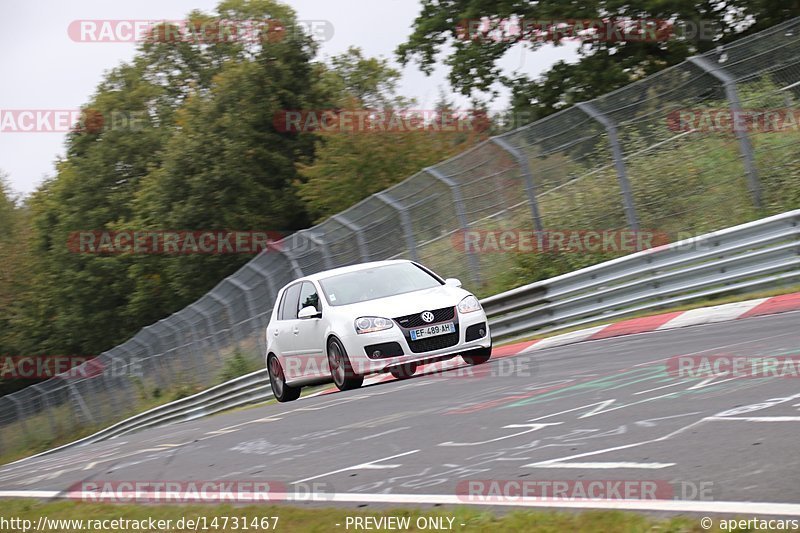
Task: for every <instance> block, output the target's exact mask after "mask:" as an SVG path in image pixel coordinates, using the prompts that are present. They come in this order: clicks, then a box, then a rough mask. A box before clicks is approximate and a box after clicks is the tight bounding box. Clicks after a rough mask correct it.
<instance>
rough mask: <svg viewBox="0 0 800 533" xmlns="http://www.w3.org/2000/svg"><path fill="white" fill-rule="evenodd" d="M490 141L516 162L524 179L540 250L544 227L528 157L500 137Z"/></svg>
mask: <svg viewBox="0 0 800 533" xmlns="http://www.w3.org/2000/svg"><path fill="white" fill-rule="evenodd" d="M490 140H491V141H492V142H493V143H495V144H496V145H497V146H499V147H500V148H502V149H503V150H505V151H506V152H508V153H509V154H511V156H512V157H513V158H514V159H516V160H517V164H518V165H519V171H520V173H522V176H523V177H524V178H525V194H526V195H527V196H528V205H530V207H531V218H532V219H533V227H534V229H535V230H536V236H537V240H538V241H539V250H542V249H543V248H542V242H541V240H542V233H543V232H544V226H543V225H542V216H541V214H540V213H539V202H538V201H537V200H536V182H534V181H533V174H531V164H530V161H529V160H528V156H526V155H525V154H524V153H523V152H522V151H521V150H518V149H517V148H515V147H514V146H513V145H512V144H511V143H509V142H508V141H506V140H505V139H503V138H502V137H492V138H491V139H490Z"/></svg>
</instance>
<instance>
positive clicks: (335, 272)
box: [293, 259, 411, 283]
mask: <svg viewBox="0 0 800 533" xmlns="http://www.w3.org/2000/svg"><path fill="white" fill-rule="evenodd" d="M401 263H411V261H409V260H408V259H391V260H388V261H371V262H369V263H359V264H357V265H349V266H344V267H339V268H333V269H331V270H324V271H322V272H317V273H316V274H311V275H309V276H305V277H303V278H298V279H297V280H295V281H301V280H313V281H319V280H321V279H325V278H329V277H331V276H336V275H338V274H347V273H348V272H358V271H359V270H367V269H370V268H374V267H379V266H386V265H397V264H401ZM293 283H294V282H293Z"/></svg>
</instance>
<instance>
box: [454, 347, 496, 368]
mask: <svg viewBox="0 0 800 533" xmlns="http://www.w3.org/2000/svg"><path fill="white" fill-rule="evenodd" d="M491 356H492V347H491V346H489V347H488V348H478V349H476V350H471V351H469V352H466V353H464V354H462V355H461V359H463V360H464V362H465V363H467V364H468V365H482V364H483V363H485V362H486V361H488V360H489V358H490V357H491Z"/></svg>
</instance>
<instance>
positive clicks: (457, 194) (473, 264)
mask: <svg viewBox="0 0 800 533" xmlns="http://www.w3.org/2000/svg"><path fill="white" fill-rule="evenodd" d="M422 170H423V171H424V172H427V173H428V174H430V175H431V176H433V177H434V178H436V179H437V180H439V181H441V182H442V183H444V184H445V185H447V186H448V187H449V188H450V192H451V193H452V195H453V203H454V204H455V208H456V217H457V218H458V225H459V226H461V231H463V232H464V237H466V233H467V229H468V228H469V223H468V222H467V215H466V213H464V200H463V198H462V196H461V187H460V186H459V184H458V182H457V181H455V180H452V179H450V178H448V177H447V176H445V175H444V174H442V173H441V172H439V171H438V170H437V169H435V168H434V167H426V168H424V169H422ZM467 260H468V261H469V266H470V271H471V272H470V273H471V275H472V281H474V282H475V283H478V284H480V282H481V265H480V263H479V262H478V258H477V257H475V253H474V252H473V251H472V250H467Z"/></svg>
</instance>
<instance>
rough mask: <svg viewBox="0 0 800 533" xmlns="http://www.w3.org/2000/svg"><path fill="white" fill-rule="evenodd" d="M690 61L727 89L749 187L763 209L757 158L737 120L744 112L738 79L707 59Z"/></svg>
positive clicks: (696, 58) (694, 57)
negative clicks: (737, 88)
mask: <svg viewBox="0 0 800 533" xmlns="http://www.w3.org/2000/svg"><path fill="white" fill-rule="evenodd" d="M688 61H689V62H690V63H692V64H693V65H695V66H696V67H698V68H699V69H700V70H702V71H703V72H706V73H707V74H710V75H711V76H714V77H715V78H716V79H718V80H719V81H720V82H722V87H723V88H724V89H725V96H726V97H727V98H728V107H729V108H730V110H731V115H732V116H733V117H734V120H733V124H734V126H733V130H734V133H735V134H736V138H737V139H738V140H739V151H741V153H742V160H743V162H744V170H745V173H746V174H747V187H748V189H750V194H751V196H752V197H753V204H754V205H755V206H756V207H758V208H760V207H762V201H761V183H760V182H759V180H758V171H757V170H756V164H755V156H754V155H753V145H752V144H751V143H750V137H749V136H748V135H747V132H746V131H744V130H743V129H742V128H740V127H737V121H736V118H735V117H736V116H738V115H739V114H741V111H742V104H741V103H740V102H739V92H738V91H737V90H736V79H735V78H734V77H733V76H731V75H730V74H729V73H728V72H727V71H726V70H725V69H723V68H722V67H721V66H720V65H718V64H715V63H713V62H711V61H709V60H708V59H706V58H705V57H702V56H693V57H690V58H688Z"/></svg>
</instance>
